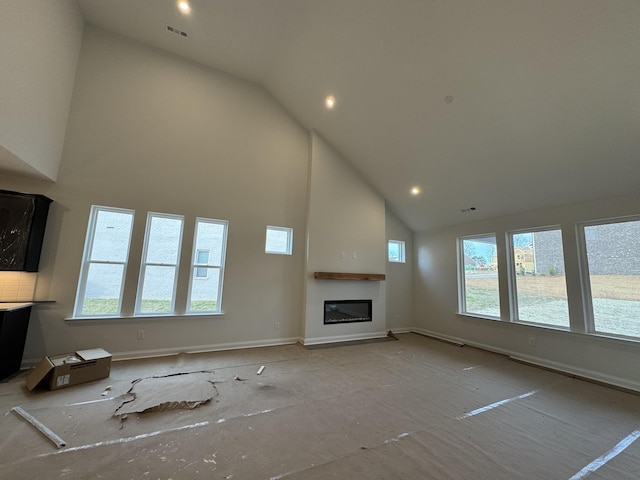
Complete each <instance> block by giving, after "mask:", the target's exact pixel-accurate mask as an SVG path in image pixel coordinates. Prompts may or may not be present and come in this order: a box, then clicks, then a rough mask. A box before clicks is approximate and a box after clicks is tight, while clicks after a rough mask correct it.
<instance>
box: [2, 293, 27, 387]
mask: <svg viewBox="0 0 640 480" xmlns="http://www.w3.org/2000/svg"><path fill="white" fill-rule="evenodd" d="M30 315H31V307H30V306H28V307H23V308H19V309H15V310H9V311H2V310H0V380H3V379H5V378H7V377H9V376H11V375H13V374H14V373H16V372H17V371H19V370H20V364H21V363H22V354H23V353H24V342H25V340H26V338H27V330H28V328H29V316H30Z"/></svg>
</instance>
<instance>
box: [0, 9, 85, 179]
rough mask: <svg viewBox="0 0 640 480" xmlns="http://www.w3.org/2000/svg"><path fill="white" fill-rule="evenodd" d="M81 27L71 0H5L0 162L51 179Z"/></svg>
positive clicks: (0, 31) (0, 24) (0, 40)
mask: <svg viewBox="0 0 640 480" xmlns="http://www.w3.org/2000/svg"><path fill="white" fill-rule="evenodd" d="M82 29H83V21H82V17H81V15H80V12H79V11H78V9H77V6H76V4H75V2H73V1H72V0H56V1H53V2H52V1H51V0H3V2H2V13H1V14H0V59H2V64H1V65H0V111H1V114H0V165H2V164H4V165H5V166H6V167H8V168H10V169H12V171H15V172H20V173H26V174H29V175H37V176H41V177H42V178H49V179H53V180H55V178H56V175H57V173H58V166H59V164H60V157H61V154H62V145H63V141H64V135H65V127H66V124H67V116H68V113H69V105H70V102H71V95H72V90H73V82H74V77H75V73H76V65H77V62H78V54H79V52H80V42H81V38H82Z"/></svg>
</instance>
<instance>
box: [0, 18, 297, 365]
mask: <svg viewBox="0 0 640 480" xmlns="http://www.w3.org/2000/svg"><path fill="white" fill-rule="evenodd" d="M0 130H1V129H0ZM308 157H309V135H308V133H307V132H306V131H305V130H304V129H303V128H301V127H300V125H299V124H298V123H297V122H296V121H295V120H293V119H292V118H291V117H290V116H289V115H288V114H287V112H285V111H284V110H283V109H282V108H281V107H280V105H279V104H278V103H276V102H275V101H274V99H273V98H272V97H271V96H270V95H268V94H267V93H266V92H265V91H264V89H262V88H260V87H258V86H256V85H254V84H252V83H249V82H244V81H241V80H238V79H236V78H233V77H230V76H228V75H225V74H221V73H219V72H217V71H214V70H211V69H208V68H205V67H202V66H199V65H197V64H194V63H191V62H188V61H185V60H182V59H180V58H178V57H175V56H173V55H170V54H166V53H163V52H161V51H159V50H155V49H152V48H149V47H146V46H143V45H141V44H139V43H136V42H133V41H130V40H127V39H125V38H123V37H120V36H117V35H114V34H111V33H108V32H105V31H102V30H99V29H96V28H94V27H90V26H87V28H86V31H85V35H84V38H83V43H82V50H81V55H80V61H79V64H78V72H77V77H76V85H75V89H74V95H73V100H72V106H71V112H70V116H69V123H68V127H67V136H66V141H65V147H64V153H63V157H62V163H61V166H60V170H59V174H58V181H57V182H56V183H55V184H50V183H48V182H39V181H37V180H28V179H23V178H18V177H5V176H3V177H2V178H0V188H4V189H12V190H20V191H26V192H37V193H43V194H45V195H47V196H49V197H51V198H52V199H53V200H54V202H53V204H52V207H51V213H50V216H49V221H48V226H47V231H46V236H45V242H44V249H43V256H42V261H41V268H40V274H39V277H38V285H37V287H36V296H37V299H44V300H54V301H55V302H56V303H54V304H48V305H42V306H38V307H36V308H34V311H33V314H32V317H31V324H30V328H29V334H28V339H27V346H26V351H25V355H24V363H25V364H28V363H29V362H30V361H33V360H37V359H39V358H40V357H41V356H42V355H44V354H45V353H46V354H54V353H62V352H67V351H72V350H76V349H82V348H91V347H96V346H100V347H103V348H105V349H107V350H109V351H111V352H112V353H114V354H115V355H116V357H125V356H130V355H146V354H154V353H156V354H157V353H171V352H177V351H192V350H198V349H208V348H218V347H225V346H227V347H228V346H240V345H245V344H253V345H255V344H266V343H282V342H286V341H296V340H297V339H298V338H299V337H300V336H301V333H302V331H301V327H302V321H301V320H302V312H303V305H302V299H303V282H302V279H303V271H304V258H305V248H304V242H305V238H304V231H305V226H306V222H305V218H306V204H307V184H308V178H307V177H308ZM92 204H98V205H107V206H114V207H125V208H131V209H135V211H136V218H135V225H134V233H133V243H132V250H131V264H130V268H129V271H128V274H127V279H126V281H127V284H126V293H125V297H126V298H129V300H132V299H133V298H134V297H135V285H136V283H137V268H136V267H137V265H136V264H137V263H139V261H140V255H141V246H142V241H143V237H144V223H145V217H146V214H147V212H148V211H156V212H165V213H176V214H182V215H184V216H185V217H186V223H185V232H190V233H191V232H192V230H193V224H194V220H195V217H196V216H202V217H208V218H220V219H226V220H228V221H229V237H228V248H227V259H226V276H225V283H224V293H223V305H222V306H223V311H224V312H225V315H224V316H221V317H209V316H204V317H176V318H158V319H153V318H152V319H124V320H98V321H89V320H87V321H81V322H78V321H75V322H74V321H65V318H66V317H70V316H71V314H72V311H73V303H74V297H75V293H76V286H77V280H78V274H79V271H80V263H81V257H82V250H83V244H84V238H85V233H86V228H87V221H88V216H89V210H90V207H91V205H92ZM267 225H280V226H288V227H293V228H294V232H295V233H294V245H293V255H292V256H284V255H266V254H265V253H264V241H265V228H266V226H267ZM183 244H185V245H184V249H183V253H182V255H183V258H184V257H186V258H187V261H188V259H189V256H190V249H191V244H190V242H187V241H185V242H183ZM181 275H183V276H184V278H187V277H188V272H187V271H186V269H183V270H182V273H181ZM275 322H279V326H280V328H279V330H276V329H275V328H274V324H275ZM139 329H144V330H145V338H144V340H142V341H140V340H137V339H136V332H137V330H139Z"/></svg>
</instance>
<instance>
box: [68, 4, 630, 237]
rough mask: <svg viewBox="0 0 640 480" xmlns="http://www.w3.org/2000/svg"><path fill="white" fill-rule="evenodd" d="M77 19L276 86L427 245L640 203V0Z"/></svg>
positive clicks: (127, 7) (118, 12)
mask: <svg viewBox="0 0 640 480" xmlns="http://www.w3.org/2000/svg"><path fill="white" fill-rule="evenodd" d="M78 3H79V5H80V8H81V11H82V13H83V15H84V17H85V19H86V21H87V22H89V23H93V24H96V25H99V26H101V27H103V28H105V29H108V30H112V31H115V32H117V33H120V34H122V35H125V36H127V37H131V38H133V39H136V40H139V41H141V42H144V43H147V44H150V45H153V46H156V47H158V48H161V49H164V50H167V51H170V52H173V53H175V54H178V55H181V56H184V57H187V58H190V59H193V60H195V61H197V62H200V63H203V64H205V65H209V66H212V67H215V68H217V69H220V70H223V71H225V72H229V73H231V74H234V75H237V76H239V77H243V78H246V79H249V80H252V81H254V82H257V83H258V84H260V85H262V86H263V87H264V88H265V89H266V90H268V91H269V92H270V93H271V94H272V95H273V96H274V97H275V98H276V99H277V100H278V101H279V102H281V103H282V104H283V105H284V107H285V108H286V109H288V110H289V111H290V112H291V113H292V114H293V115H294V116H295V117H296V118H297V119H298V120H299V121H300V122H301V123H302V124H303V125H305V126H306V127H308V128H309V129H315V130H316V131H318V132H319V133H320V134H321V135H322V136H323V137H325V138H326V139H327V140H328V141H329V142H330V143H331V144H332V145H333V146H334V147H335V148H336V149H337V150H338V151H339V152H340V153H341V154H342V155H343V156H344V157H345V158H346V159H348V160H349V161H350V162H352V163H353V165H355V167H356V168H357V169H358V170H360V171H361V173H362V174H363V175H364V177H365V178H367V179H368V181H369V182H370V183H371V184H372V185H373V187H374V188H375V189H376V190H377V191H379V192H380V194H381V195H383V196H384V197H385V199H386V200H387V202H388V204H389V205H390V207H391V208H392V210H394V211H395V212H396V213H397V214H398V215H399V217H400V218H402V219H403V220H404V221H405V223H406V224H407V225H408V226H409V227H410V228H412V229H413V230H416V231H421V230H426V229H430V228H434V227H438V226H443V225H449V224H455V223H460V222H466V221H471V220H476V219H481V218H488V217H493V216H498V215H505V214H513V213H519V212H523V211H531V210H537V209H541V208H546V207H552V206H557V205H562V204H567V203H573V202H580V201H585V200H591V199H597V198H604V197H610V196H615V195H621V194H626V193H632V192H636V191H638V190H639V189H640V187H639V181H640V158H639V157H640V27H639V26H640V2H639V1H638V0H628V1H626V0H535V1H531V0H191V5H192V12H191V14H190V15H189V16H188V17H187V16H184V15H182V14H181V13H179V11H178V10H177V8H176V3H175V1H174V0H154V1H151V0H108V1H105V0H79V1H78ZM167 24H169V25H172V26H174V27H177V28H180V29H182V30H185V31H186V32H188V34H189V36H188V38H181V37H180V36H177V35H174V34H171V33H168V32H167V31H166V29H165V26H166V25H167ZM328 94H333V95H334V96H335V97H336V100H337V106H336V108H335V110H333V111H331V112H329V111H327V110H326V109H325V108H324V105H323V99H324V98H325V96H326V95H328ZM448 96H451V97H453V101H451V102H447V101H445V98H446V97H448ZM414 185H418V186H420V188H421V189H422V194H421V195H419V196H418V197H412V196H411V195H410V194H409V190H410V188H411V187H412V186H414ZM471 206H474V207H477V210H475V211H474V212H472V213H461V209H463V208H465V207H471Z"/></svg>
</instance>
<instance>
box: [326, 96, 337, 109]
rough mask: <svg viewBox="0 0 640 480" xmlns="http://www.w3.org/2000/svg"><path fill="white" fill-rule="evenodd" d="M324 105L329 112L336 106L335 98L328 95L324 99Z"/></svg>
mask: <svg viewBox="0 0 640 480" xmlns="http://www.w3.org/2000/svg"><path fill="white" fill-rule="evenodd" d="M324 104H325V106H326V107H327V108H328V109H329V110H332V109H333V107H335V106H336V98H335V97H334V96H333V95H329V96H328V97H327V98H325V99H324Z"/></svg>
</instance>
